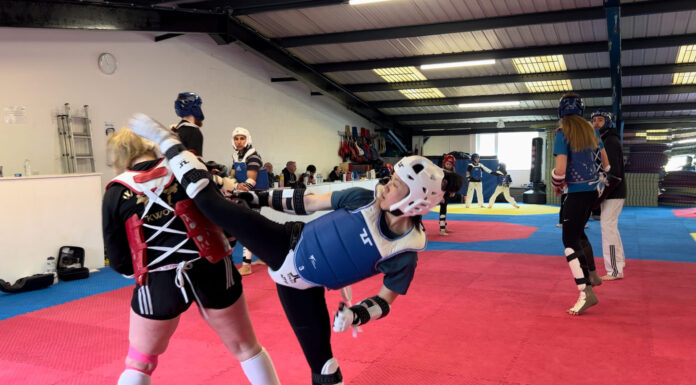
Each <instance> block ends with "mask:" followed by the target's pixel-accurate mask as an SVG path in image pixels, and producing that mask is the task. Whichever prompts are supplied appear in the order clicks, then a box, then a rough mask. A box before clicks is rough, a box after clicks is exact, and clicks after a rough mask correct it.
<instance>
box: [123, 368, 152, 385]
mask: <svg viewBox="0 0 696 385" xmlns="http://www.w3.org/2000/svg"><path fill="white" fill-rule="evenodd" d="M150 379H151V377H150V376H148V375H147V374H145V373H143V372H139V371H137V370H133V369H126V370H124V371H123V373H121V377H119V378H118V385H150V384H151V382H150Z"/></svg>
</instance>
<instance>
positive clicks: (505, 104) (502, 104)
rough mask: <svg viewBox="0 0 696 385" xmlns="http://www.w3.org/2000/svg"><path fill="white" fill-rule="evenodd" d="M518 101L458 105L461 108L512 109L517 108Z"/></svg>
mask: <svg viewBox="0 0 696 385" xmlns="http://www.w3.org/2000/svg"><path fill="white" fill-rule="evenodd" d="M519 105H520V101H519V100H512V101H509V102H488V103H462V104H460V105H459V107H461V108H483V107H512V106H515V107H516V106H519Z"/></svg>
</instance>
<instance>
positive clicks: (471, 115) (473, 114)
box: [391, 103, 696, 122]
mask: <svg viewBox="0 0 696 385" xmlns="http://www.w3.org/2000/svg"><path fill="white" fill-rule="evenodd" d="M596 108H606V109H609V108H608V107H607V106H588V107H586V108H585V109H586V110H591V109H596ZM693 109H696V103H662V104H627V105H624V106H623V111H624V112H645V111H682V110H693ZM557 114H558V110H557V109H555V108H532V109H517V110H493V111H466V112H445V113H436V114H401V115H391V117H392V118H394V120H396V121H397V122H414V121H422V120H449V119H475V118H497V117H510V116H534V115H541V116H554V117H555V116H556V115H557Z"/></svg>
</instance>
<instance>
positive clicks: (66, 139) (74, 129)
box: [57, 103, 96, 174]
mask: <svg viewBox="0 0 696 385" xmlns="http://www.w3.org/2000/svg"><path fill="white" fill-rule="evenodd" d="M83 108H84V111H83V113H82V115H71V114H70V104H69V103H65V113H64V114H58V115H57V124H58V141H59V142H60V149H61V160H62V164H63V173H64V174H75V173H88V172H95V171H96V169H95V165H94V151H93V148H92V128H91V126H90V120H89V115H88V113H87V111H88V106H87V105H85V106H84V107H83Z"/></svg>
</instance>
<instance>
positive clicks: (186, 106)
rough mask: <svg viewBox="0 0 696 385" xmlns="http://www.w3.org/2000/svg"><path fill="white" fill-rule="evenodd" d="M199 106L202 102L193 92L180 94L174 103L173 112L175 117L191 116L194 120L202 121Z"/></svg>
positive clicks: (203, 117) (201, 112)
mask: <svg viewBox="0 0 696 385" xmlns="http://www.w3.org/2000/svg"><path fill="white" fill-rule="evenodd" d="M201 104H203V100H201V97H200V96H198V95H196V94H194V93H193V92H182V93H180V94H179V96H177V98H176V100H175V101H174V111H176V115H177V116H180V117H184V116H189V115H193V117H194V118H196V120H201V121H202V120H203V119H205V116H203V110H201Z"/></svg>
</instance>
